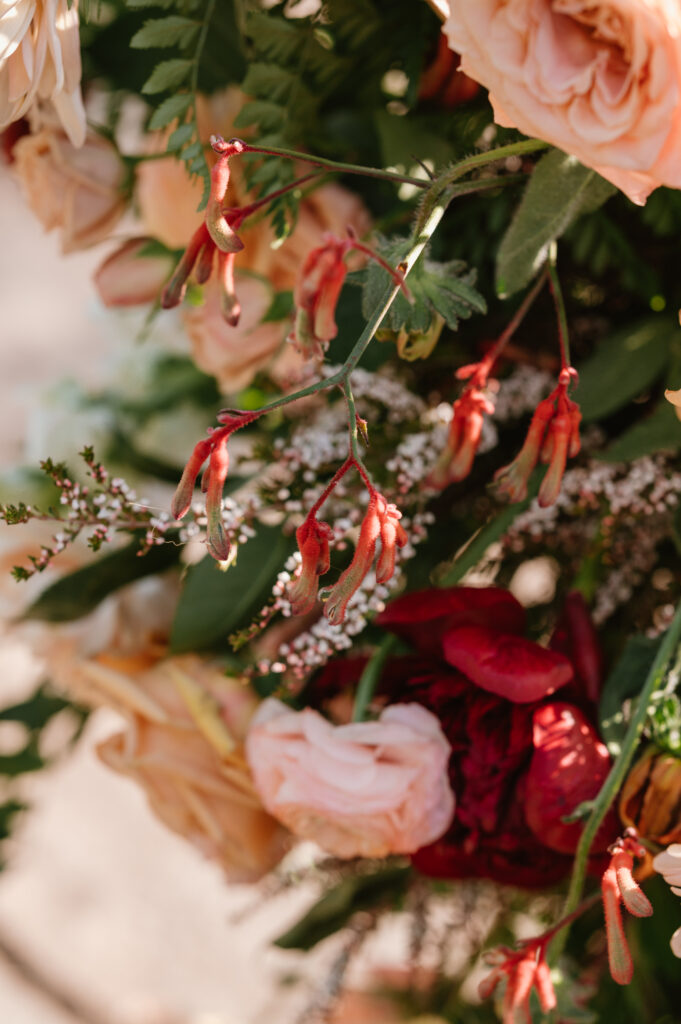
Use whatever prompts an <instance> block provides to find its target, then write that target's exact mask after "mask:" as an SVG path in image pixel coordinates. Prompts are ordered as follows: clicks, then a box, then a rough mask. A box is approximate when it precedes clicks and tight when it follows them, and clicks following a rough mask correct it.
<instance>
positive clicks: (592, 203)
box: [496, 149, 616, 298]
mask: <svg viewBox="0 0 681 1024" xmlns="http://www.w3.org/2000/svg"><path fill="white" fill-rule="evenodd" d="M615 191H616V189H615V187H614V185H611V184H610V183H609V182H607V181H605V180H604V179H603V178H601V176H600V175H599V174H597V173H596V171H592V170H589V168H587V167H583V166H582V164H580V163H579V161H578V160H577V159H575V157H573V156H568V155H567V154H565V153H561V152H560V150H557V149H554V150H552V151H551V152H550V153H547V154H546V155H545V156H543V157H542V158H541V160H540V161H539V163H538V164H537V166H536V168H535V169H534V172H533V174H532V177H531V178H530V181H529V184H528V186H527V189H526V190H525V194H524V196H523V198H522V200H521V202H520V205H519V206H518V209H517V210H516V212H515V215H514V217H513V220H512V221H511V224H510V226H509V228H508V230H507V232H506V234H505V235H504V237H503V239H502V242H501V245H500V246H499V253H498V255H497V272H496V278H497V280H496V285H497V292H498V294H499V295H500V296H501V297H502V298H505V297H506V296H508V295H513V293H514V292H517V291H519V290H520V289H521V288H524V287H525V285H526V284H528V283H529V282H530V281H531V280H532V278H533V277H534V276H535V274H536V273H537V272H538V271H539V270H540V269H541V268H542V266H543V265H544V263H545V262H546V258H547V255H548V251H549V246H550V244H551V242H552V241H554V240H555V239H557V238H560V236H561V235H562V234H563V232H564V231H566V230H567V229H568V228H569V226H570V225H571V224H572V223H573V221H575V220H576V219H577V218H578V217H579V216H580V215H581V214H582V213H589V212H591V211H592V210H596V209H598V207H599V206H601V205H602V204H603V203H604V202H605V201H606V200H607V199H609V198H610V196H611V195H612V194H613V193H614V192H615Z"/></svg>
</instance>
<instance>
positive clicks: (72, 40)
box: [0, 0, 86, 146]
mask: <svg viewBox="0 0 681 1024" xmlns="http://www.w3.org/2000/svg"><path fill="white" fill-rule="evenodd" d="M80 76H81V64H80V39H79V34H78V0H73V2H72V3H69V0H0V129H2V128H5V127H7V125H8V124H11V123H12V122H13V121H18V120H19V118H20V117H23V116H24V114H26V113H27V112H28V111H29V110H30V109H31V108H32V107H33V105H34V104H35V103H36V102H38V101H49V102H51V104H52V106H53V108H54V110H55V111H56V113H57V115H58V117H59V119H60V121H61V123H62V125H63V126H64V130H65V131H66V133H67V135H68V137H69V139H70V140H71V142H72V143H73V145H74V146H82V145H83V142H84V141H85V129H86V124H85V109H84V107H83V100H82V97H81V94H80Z"/></svg>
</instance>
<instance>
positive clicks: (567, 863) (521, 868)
mask: <svg viewBox="0 0 681 1024" xmlns="http://www.w3.org/2000/svg"><path fill="white" fill-rule="evenodd" d="M379 624H380V625H381V626H383V628H384V629H387V630H389V631H391V632H393V633H396V634H397V635H398V636H400V637H402V638H403V639H404V640H406V641H408V642H409V643H410V644H411V645H412V647H413V648H414V649H415V652H416V653H415V654H412V655H405V656H401V657H395V658H392V659H390V660H389V661H388V663H387V665H386V667H385V670H384V672H383V677H382V682H381V687H380V696H381V697H383V698H387V700H388V701H389V702H391V703H392V702H405V701H417V702H419V703H421V704H423V705H424V707H426V708H428V710H430V711H432V712H433V713H434V714H435V715H437V717H438V718H439V720H440V723H441V725H442V729H443V731H444V733H445V736H446V737H447V739H448V741H449V743H450V745H451V747H452V756H451V759H450V765H449V773H450V782H451V786H452V789H453V791H454V793H455V794H456V801H457V807H456V813H455V816H454V820H453V822H452V825H451V827H450V828H449V830H448V831H447V832H446V833H445V834H444V835H443V836H442V837H441V838H440V839H439V840H438V841H437V842H435V843H432V844H431V845H429V846H426V847H423V848H422V849H421V850H419V851H418V852H417V853H416V854H414V855H413V858H412V859H413V862H414V864H415V866H416V867H417V868H418V869H419V870H420V871H421V872H423V874H425V875H429V876H431V877H436V878H470V877H478V878H490V879H493V880H495V881H497V882H501V883H504V884H509V885H516V886H522V887H529V888H532V887H541V886H545V885H551V884H553V883H555V882H557V881H559V880H560V879H561V878H563V877H564V876H565V875H566V874H568V873H569V871H570V868H571V866H572V857H571V856H570V854H572V853H573V852H574V850H575V848H576V845H577V842H578V840H579V836H580V833H581V828H582V825H581V823H580V822H576V823H566V822H565V821H564V818H565V817H566V816H567V815H569V814H570V812H571V811H573V810H574V809H575V807H577V805H578V804H580V803H581V802H583V801H584V800H589V799H591V798H593V797H594V796H595V795H596V794H597V792H598V790H599V789H600V786H601V784H602V782H603V779H604V777H605V774H606V773H607V771H608V769H609V765H610V759H609V755H608V753H607V750H606V748H605V747H604V746H603V744H602V743H601V742H600V741H599V738H598V735H597V733H596V730H595V728H594V725H593V724H592V722H591V721H590V716H591V714H592V708H593V705H592V704H591V703H590V701H589V699H588V697H587V694H586V692H585V687H584V686H583V684H582V682H581V680H580V678H579V676H578V675H577V673H576V672H575V670H574V665H573V661H572V652H571V651H568V650H566V648H567V647H568V645H569V641H570V639H571V638H572V637H573V636H575V635H576V634H575V631H574V630H568V629H565V628H563V630H562V633H561V638H560V639H561V648H562V650H560V651H557V650H551V649H548V648H546V647H542V646H541V645H540V644H537V643H534V642H532V641H530V640H528V639H527V638H526V637H525V636H523V635H522V634H523V632H524V629H525V612H524V609H523V608H522V606H521V605H520V604H519V603H518V602H517V601H516V600H515V598H514V597H513V596H512V595H511V594H509V593H508V592H507V591H504V590H501V589H499V588H497V587H485V588H475V587H454V588H451V589H441V590H435V589H432V590H423V591H419V592H416V593H411V594H406V595H404V596H403V597H400V598H398V599H397V600H396V601H393V602H392V603H391V604H390V605H389V606H388V607H387V609H386V610H385V611H384V612H383V613H382V615H381V616H380V617H379ZM581 627H582V628H581V630H580V631H578V635H579V637H580V640H581V643H582V645H589V644H591V645H594V644H595V637H594V634H593V629H591V631H590V632H589V631H588V630H587V629H586V627H585V625H584V623H581ZM582 655H584V652H582ZM581 660H582V661H584V660H585V658H584V656H582V658H581ZM587 660H588V659H587ZM590 662H591V663H592V664H593V663H597V658H596V656H592V657H591V659H590ZM343 664H344V663H343V662H340V663H338V662H337V663H335V665H332V666H329V669H328V670H326V672H325V673H322V675H321V676H320V677H319V679H318V680H317V683H316V686H317V687H318V688H320V690H319V691H318V692H322V691H323V692H328V687H329V684H330V685H331V686H332V687H333V685H334V684H338V683H340V684H342V685H345V684H347V682H348V681H349V679H348V677H349V678H350V679H355V680H356V679H357V677H358V675H359V673H360V671H361V665H359V664H358V663H357V661H356V660H355V661H354V662H352V663H351V664H349V665H347V671H343V668H342V666H343ZM557 691H558V693H557V696H561V697H562V693H561V692H560V691H563V692H564V693H565V695H566V697H567V696H569V698H570V699H569V701H568V700H562V699H556V698H554V694H556V692H557ZM615 835H616V828H615V825H614V819H613V818H609V819H608V821H607V823H606V826H604V827H603V828H602V829H601V832H600V833H599V835H598V837H597V841H596V844H595V847H594V849H595V850H596V851H601V852H602V851H603V850H605V848H606V847H607V845H608V842H611V841H612V839H613V838H614V836H615Z"/></svg>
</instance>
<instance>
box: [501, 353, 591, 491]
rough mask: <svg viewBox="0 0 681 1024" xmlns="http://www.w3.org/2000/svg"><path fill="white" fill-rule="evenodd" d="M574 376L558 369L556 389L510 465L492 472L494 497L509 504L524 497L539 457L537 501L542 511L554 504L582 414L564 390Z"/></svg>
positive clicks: (570, 371) (542, 404)
mask: <svg viewBox="0 0 681 1024" xmlns="http://www.w3.org/2000/svg"><path fill="white" fill-rule="evenodd" d="M576 377H577V373H576V371H575V370H573V369H572V367H566V368H565V369H563V370H561V373H560V376H559V378H558V384H557V386H556V388H555V389H554V390H553V391H552V392H551V394H550V395H549V397H548V398H545V399H543V401H541V402H540V403H539V405H538V406H537V408H536V409H535V412H534V416H533V417H532V420H531V422H530V426H529V429H528V431H527V436H526V438H525V443H524V444H523V447H522V448H521V450H520V452H519V453H518V455H517V456H516V458H515V459H514V460H513V462H511V463H509V465H508V466H505V467H504V468H503V469H500V470H498V471H497V472H496V473H495V475H494V482H495V484H496V490H497V493H498V494H500V495H505V496H506V497H508V498H509V499H510V500H511V501H522V500H523V498H525V497H527V485H528V482H529V479H530V476H531V475H532V471H533V470H534V467H535V466H536V465H537V462H538V461H539V460H540V458H541V461H542V462H545V463H548V470H547V472H546V475H545V476H544V479H543V480H542V483H541V486H540V488H539V495H538V501H539V504H540V505H541V506H542V508H546V507H547V506H548V505H552V504H553V503H554V502H555V500H556V498H557V497H558V494H559V492H560V485H561V481H562V479H563V473H564V472H565V465H566V462H567V459H568V457H570V458H573V457H574V456H575V455H577V454H578V453H579V449H580V440H579V424H580V420H581V418H582V414H581V412H580V411H579V406H578V405H577V403H576V402H573V401H571V399H569V398H568V389H569V387H570V384H571V383H572V382H573V381H574V380H575V379H576Z"/></svg>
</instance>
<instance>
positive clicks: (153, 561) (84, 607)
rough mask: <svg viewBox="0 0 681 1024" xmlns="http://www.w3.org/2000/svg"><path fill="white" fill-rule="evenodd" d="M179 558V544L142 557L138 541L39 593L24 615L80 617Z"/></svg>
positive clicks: (64, 619) (52, 619) (45, 618)
mask: <svg viewBox="0 0 681 1024" xmlns="http://www.w3.org/2000/svg"><path fill="white" fill-rule="evenodd" d="M179 557H180V549H179V547H177V546H175V545H174V544H168V543H164V544H159V545H155V546H153V547H152V548H151V549H150V550H149V552H148V553H147V554H146V555H144V557H142V558H140V556H139V544H138V542H137V541H135V542H134V543H132V544H129V545H127V546H126V547H124V548H120V549H119V550H118V551H112V552H110V553H109V554H107V555H104V556H103V557H102V558H98V559H96V560H95V561H94V562H92V563H91V564H90V565H86V566H84V567H83V568H82V569H76V571H75V572H72V573H69V574H68V575H66V576H62V577H60V578H59V579H58V580H57V581H56V583H53V584H52V586H50V587H48V588H47V590H44V591H43V592H42V594H40V596H39V597H38V598H37V599H36V601H34V603H33V604H32V605H31V606H30V607H29V608H28V609H27V610H26V611H25V612H24V614H23V616H22V617H23V618H24V619H39V620H41V621H44V622H71V621H72V620H73V619H79V618H81V617H82V616H83V615H87V614H88V613H89V612H91V611H92V610H93V608H95V607H96V606H97V605H98V604H99V603H100V602H101V601H103V600H104V598H105V597H108V596H109V594H112V593H113V592H114V591H115V590H118V589H119V588H120V587H123V586H125V585H126V584H128V583H132V582H134V580H138V579H142V578H143V577H144V576H151V575H155V574H156V573H159V572H165V571H166V570H167V569H170V568H172V567H173V566H174V565H177V563H178V561H179Z"/></svg>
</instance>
